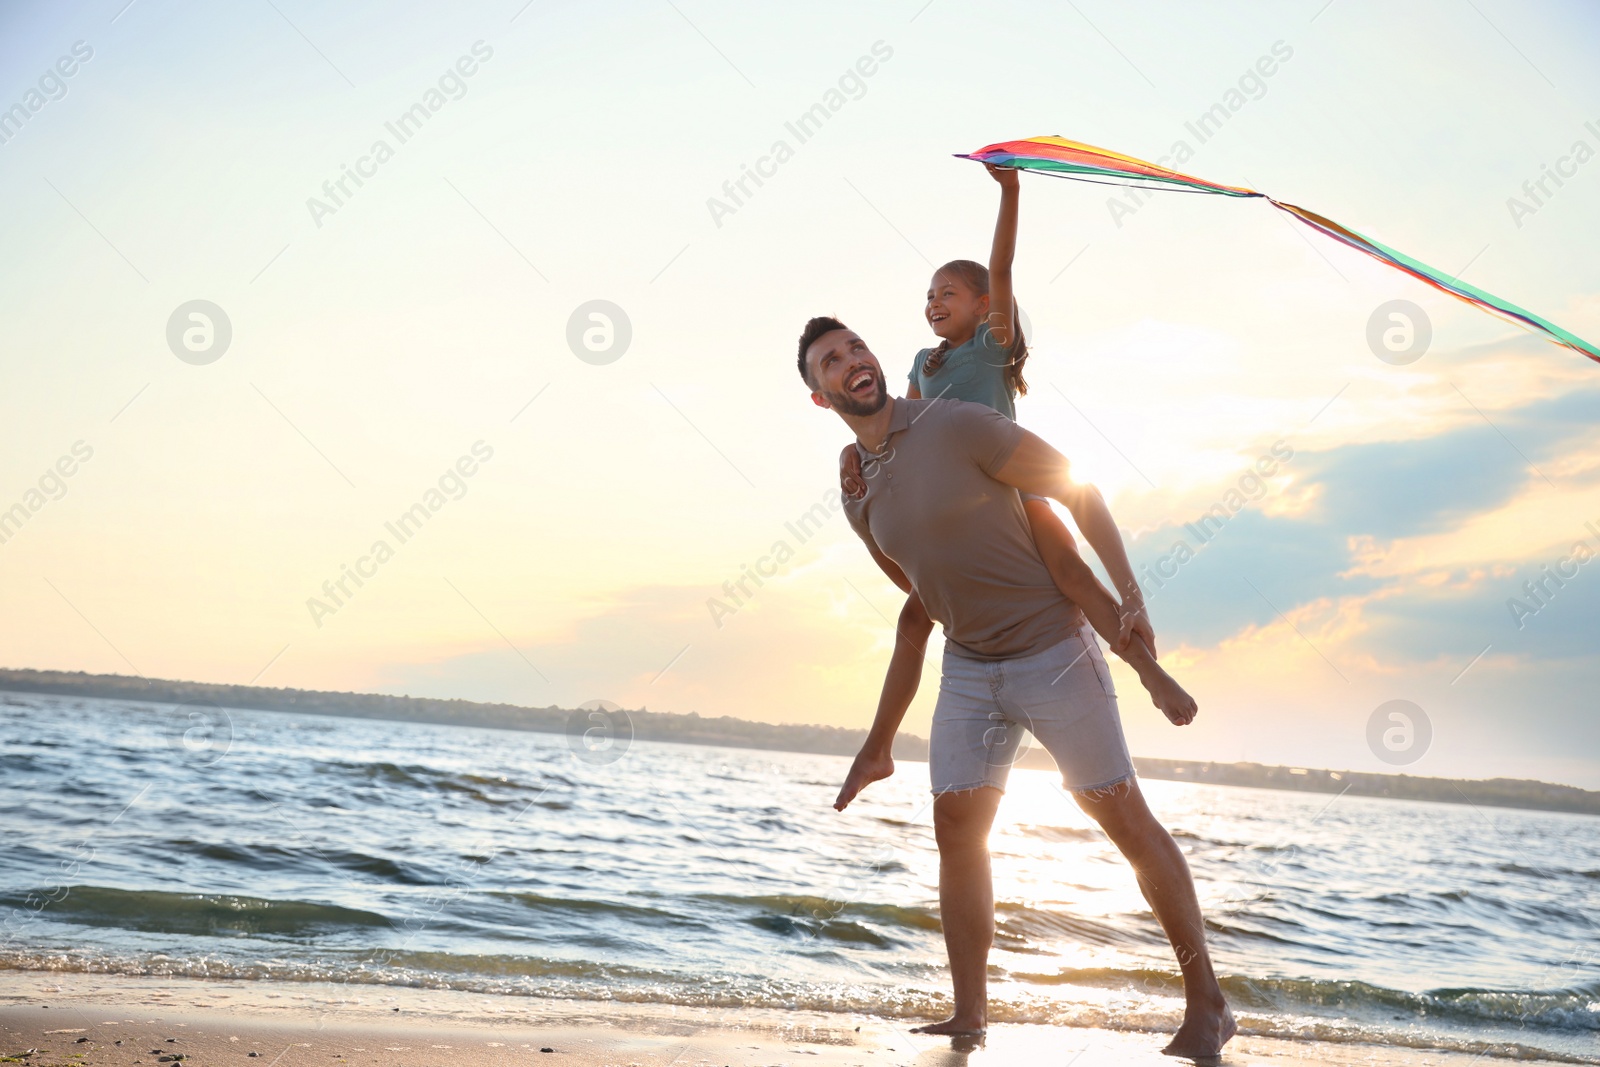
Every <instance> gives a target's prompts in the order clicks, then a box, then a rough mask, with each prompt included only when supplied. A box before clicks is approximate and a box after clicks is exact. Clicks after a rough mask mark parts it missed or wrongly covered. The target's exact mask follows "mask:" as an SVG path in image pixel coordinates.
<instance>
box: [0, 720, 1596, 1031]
mask: <svg viewBox="0 0 1600 1067" xmlns="http://www.w3.org/2000/svg"><path fill="white" fill-rule="evenodd" d="M586 714H588V715H589V716H590V718H591V719H592V720H593V722H594V723H598V725H593V724H590V722H589V721H588V720H585V722H584V723H580V724H576V725H577V726H578V728H576V729H575V730H574V731H572V732H569V733H568V734H565V735H563V734H545V733H529V732H516V731H507V730H487V729H475V728H466V727H455V726H442V725H429V724H418V723H403V722H390V721H382V720H376V719H355V718H334V717H324V716H318V715H314V714H307V713H293V714H291V713H281V712H265V711H250V710H242V709H232V708H217V707H213V706H210V705H170V704H153V703H140V702H133V701H126V700H105V699H90V698H82V697H66V696H55V695H37V694H30V693H0V767H3V773H0V825H3V827H4V832H5V843H6V844H5V848H4V849H3V850H0V982H3V980H4V976H5V973H6V972H7V971H10V972H20V971H31V972H55V973H57V974H59V975H62V976H65V975H68V974H73V973H78V974H119V975H152V976H162V977H165V978H172V977H189V978H195V979H201V980H221V979H226V980H230V981H238V980H245V981H249V980H261V981H271V982H295V983H312V984H318V983H320V984H326V983H335V984H342V985H343V986H345V987H346V988H366V987H381V986H407V987H415V988H419V989H454V990H466V991H473V992H478V993H483V994H490V995H493V996H496V997H503V998H507V999H506V1001H505V1003H507V1004H516V1003H518V1001H516V999H515V998H543V999H544V1000H545V1001H547V1002H548V1001H552V1000H553V1001H562V1000H569V1001H603V1002H610V1003H629V1004H659V1005H674V1006H693V1007H695V1008H698V1009H702V1010H703V1011H709V1012H710V1013H711V1014H712V1016H713V1018H715V1017H717V1016H718V1014H720V1013H726V1014H727V1017H728V1019H729V1020H730V1021H736V1020H737V1017H738V1012H739V1011H740V1010H741V1009H745V1008H751V1007H756V1008H764V1009H779V1010H782V1009H799V1010H804V1011H807V1012H824V1013H838V1014H839V1015H840V1016H844V1017H849V1016H854V1017H858V1018H859V1017H863V1016H864V1017H871V1018H877V1019H882V1020H888V1021H890V1022H891V1023H903V1024H905V1025H908V1026H909V1025H911V1024H913V1023H915V1022H920V1021H926V1020H933V1019H938V1018H941V1017H943V1015H944V1013H946V1012H947V1011H948V1009H949V1007H950V991H949V977H948V972H947V970H946V967H945V957H944V946H943V941H942V939H941V935H940V927H939V913H938V907H937V900H938V896H937V876H938V855H937V852H936V850H935V847H934V840H933V831H932V809H931V805H930V800H929V797H928V793H927V767H926V765H925V764H921V763H904V762H903V763H901V764H900V765H899V768H898V770H897V773H896V775H895V776H894V777H893V778H891V779H889V780H887V781H884V782H880V783H878V784H876V785H874V786H872V787H870V788H869V789H868V790H867V792H866V793H865V794H864V795H863V796H862V797H861V798H860V799H859V800H858V801H857V802H856V803H855V804H853V805H852V806H851V807H850V808H849V809H847V810H846V811H845V812H843V813H838V812H835V811H834V810H833V808H832V802H833V799H834V796H835V794H836V792H837V790H838V786H839V783H840V781H841V779H842V778H843V775H844V773H845V770H846V768H847V766H848V760H846V759H843V758H841V757H835V756H820V755H802V754H794V753H784V752H768V751H756V750H749V749H739V748H733V747H729V748H717V747H709V746H700V745H682V744H670V743H659V742H645V741H638V740H630V739H629V737H628V736H627V729H626V723H625V722H623V721H620V720H617V719H616V717H617V716H619V715H620V716H622V717H623V718H624V719H625V713H611V712H608V711H606V710H604V709H602V710H600V711H599V712H592V713H586ZM613 720H616V721H613ZM1143 787H1144V790H1145V792H1146V795H1147V796H1148V798H1149V801H1150V804H1151V806H1152V808H1153V809H1154V810H1155V812H1156V814H1157V816H1158V817H1159V818H1160V819H1161V821H1162V822H1163V823H1164V824H1165V825H1166V826H1168V827H1169V828H1170V829H1171V831H1172V833H1173V835H1174V836H1175V837H1176V839H1177V840H1178V842H1179V844H1180V845H1181V846H1182V848H1183V851H1184V852H1185V854H1186V855H1187V857H1188V861H1189V864H1190V867H1191V868H1192V870H1193V872H1194V877H1195V881H1196V884H1197V887H1198V890H1199V894H1200V899H1201V904H1202V907H1203V909H1204V912H1205V915H1206V921H1207V926H1208V928H1209V937H1210V943H1211V946H1212V952H1213V955H1214V957H1215V960H1216V966H1217V970H1218V972H1219V974H1220V975H1221V976H1222V982H1223V986H1224V989H1225V991H1226V993H1227V994H1228V996H1229V998H1230V1001H1231V1002H1232V1004H1233V1006H1234V1010H1235V1012H1236V1014H1237V1015H1238V1016H1239V1020H1240V1023H1241V1029H1242V1031H1243V1032H1245V1033H1254V1034H1260V1035H1271V1036H1275V1037H1281V1038H1289V1039H1297V1038H1298V1039H1305V1040H1314V1041H1322V1042H1330V1041H1331V1042H1351V1043H1363V1042H1372V1043H1382V1044H1389V1045H1402V1046H1410V1047H1414V1048H1422V1049H1432V1048H1438V1049H1451V1050H1459V1051H1466V1052H1472V1053H1480V1054H1482V1055H1483V1056H1484V1058H1485V1059H1486V1060H1488V1059H1493V1058H1498V1057H1508V1058H1537V1057H1543V1058H1550V1059H1556V1060H1562V1061H1566V1062H1581V1063H1600V937H1597V936H1596V934H1597V922H1600V909H1597V907H1596V905H1597V904H1600V832H1597V831H1600V820H1597V819H1596V818H1594V817H1589V816H1581V815H1571V814H1558V813H1546V812H1535V811H1516V810H1506V809H1497V808H1486V807H1481V806H1477V807H1475V806H1472V805H1468V804H1462V805H1446V804H1429V803H1417V802H1409V801H1390V800H1377V799H1367V798H1360V797H1352V796H1335V795H1309V794H1301V793H1289V792H1278V791H1272V790H1257V789H1243V788H1228V787H1219V786H1204V785H1195V784H1190V783H1179V782H1164V781H1145V782H1144V783H1143ZM992 849H993V855H994V870H995V885H996V901H997V917H996V919H997V929H996V943H995V951H994V953H993V956H992V959H991V975H992V977H991V981H990V994H991V1024H992V1025H998V1024H1004V1023H1007V1022H1028V1023H1038V1024H1047V1025H1058V1026H1069V1027H1071V1026H1096V1027H1112V1028H1117V1029H1128V1030H1159V1029H1162V1028H1171V1027H1173V1026H1174V1025H1175V1024H1176V1022H1177V1020H1178V1018H1179V1017H1180V1016H1181V1011H1182V1001H1181V985H1180V983H1179V981H1178V977H1177V969H1176V966H1175V964H1174V962H1173V959H1172V956H1171V953H1170V951H1169V949H1168V947H1167V944H1166V941H1165V939H1164V938H1163V936H1162V933H1161V930H1160V928H1159V927H1158V926H1157V925H1156V923H1155V921H1154V919H1153V918H1152V916H1151V914H1150V911H1149V909H1148V908H1147V907H1146V905H1145V902H1144V900H1143V898H1142V897H1141V896H1140V893H1139V890H1138V887H1137V885H1136V883H1135V879H1134V876H1133V873H1132V871H1131V870H1130V869H1129V867H1128V866H1127V864H1126V863H1124V862H1123V861H1122V859H1121V857H1120V856H1119V855H1118V853H1117V852H1116V850H1115V849H1114V848H1113V847H1112V846H1111V845H1110V844H1109V842H1108V841H1106V839H1105V838H1104V837H1103V836H1102V835H1101V834H1100V833H1099V832H1098V831H1097V830H1096V829H1094V827H1093V826H1092V824H1091V823H1090V822H1089V821H1088V819H1087V818H1086V817H1085V816H1084V815H1083V814H1082V813H1081V812H1079V810H1078V809H1077V807H1076V805H1074V804H1073V802H1072V801H1071V799H1070V798H1069V797H1068V796H1067V795H1065V794H1063V793H1062V791H1061V789H1060V788H1059V783H1058V781H1057V780H1056V779H1055V777H1054V776H1053V775H1052V774H1049V773H1047V772H1044V771H1038V770H1020V769H1019V770H1016V771H1014V772H1013V775H1012V779H1011V788H1010V789H1009V790H1008V793H1007V796H1006V798H1005V800H1004V802H1003V804H1002V806H1001V810H1000V817H999V820H998V822H997V824H996V827H995V832H994V835H993V839H992ZM522 1003H526V1001H524V1002H522Z"/></svg>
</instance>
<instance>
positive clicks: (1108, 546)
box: [994, 427, 1156, 650]
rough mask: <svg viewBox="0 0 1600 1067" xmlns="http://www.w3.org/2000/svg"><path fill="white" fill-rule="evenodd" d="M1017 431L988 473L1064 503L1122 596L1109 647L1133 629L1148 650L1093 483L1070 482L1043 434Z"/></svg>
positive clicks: (1118, 539)
mask: <svg viewBox="0 0 1600 1067" xmlns="http://www.w3.org/2000/svg"><path fill="white" fill-rule="evenodd" d="M1019 432H1020V433H1021V434H1022V440H1021V441H1020V442H1019V443H1018V444H1017V447H1016V450H1015V451H1013V452H1012V453H1011V457H1010V458H1009V459H1007V460H1006V462H1005V464H1004V465H1003V466H1001V468H1000V469H999V470H998V471H996V472H995V474H994V477H995V478H996V479H997V480H998V481H1001V482H1004V483H1005V484H1006V485H1009V486H1012V487H1014V488H1016V489H1019V490H1021V491H1022V492H1024V493H1035V494H1037V495H1039V496H1048V497H1051V498H1053V499H1056V500H1059V501H1061V503H1063V504H1065V505H1066V506H1067V510H1068V511H1070V512H1072V518H1073V521H1075V522H1076V523H1077V524H1078V529H1079V530H1081V531H1083V536H1084V538H1085V539H1086V540H1087V541H1088V542H1089V545H1090V547H1092V548H1093V549H1094V553H1095V555H1096V556H1099V557H1100V562H1101V563H1103V564H1104V565H1105V568H1106V573H1107V574H1108V575H1110V576H1111V582H1112V584H1113V585H1114V586H1115V587H1116V592H1117V595H1118V596H1120V597H1121V598H1122V606H1121V625H1120V626H1119V637H1120V640H1119V641H1118V642H1117V644H1116V645H1114V646H1113V647H1114V648H1117V649H1121V648H1123V647H1125V646H1126V644H1127V641H1128V638H1129V637H1130V636H1131V635H1132V634H1135V633H1137V634H1139V635H1140V636H1142V637H1143V638H1144V640H1145V643H1146V644H1147V645H1149V646H1150V648H1151V649H1152V650H1153V649H1154V648H1155V647H1156V638H1155V632H1154V629H1153V628H1152V627H1151V625H1150V617H1149V615H1148V614H1147V613H1146V612H1145V608H1144V593H1143V592H1142V591H1141V590H1140V589H1139V582H1138V579H1136V578H1135V577H1134V576H1133V565H1132V564H1131V563H1129V562H1128V552H1127V549H1126V548H1125V547H1124V546H1123V543H1122V531H1120V530H1118V529H1117V523H1116V520H1115V519H1113V518H1112V517H1111V509H1110V508H1108V507H1107V506H1106V501H1105V498H1104V497H1103V496H1101V495H1100V490H1098V489H1096V488H1095V487H1094V486H1092V485H1088V484H1080V483H1078V482H1074V481H1073V480H1072V477H1071V474H1070V471H1071V467H1070V465H1069V464H1068V462H1067V457H1066V456H1063V455H1062V454H1061V453H1060V452H1058V451H1056V450H1055V449H1054V448H1052V447H1050V445H1048V444H1047V443H1045V441H1044V439H1043V438H1041V437H1039V436H1038V435H1037V434H1034V433H1030V432H1028V431H1027V430H1022V429H1020V427H1019Z"/></svg>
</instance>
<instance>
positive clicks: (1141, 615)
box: [1115, 599, 1156, 658]
mask: <svg viewBox="0 0 1600 1067" xmlns="http://www.w3.org/2000/svg"><path fill="white" fill-rule="evenodd" d="M1117 619H1118V622H1119V623H1120V626H1119V627H1118V631H1117V647H1116V649H1115V651H1117V652H1124V651H1126V650H1127V648H1128V642H1129V641H1131V640H1132V639H1133V635H1134V634H1138V635H1139V636H1140V637H1142V638H1144V643H1145V644H1146V645H1147V646H1148V647H1149V649H1150V655H1151V657H1152V658H1154V657H1155V656H1156V630H1155V627H1154V626H1153V625H1152V624H1151V622H1150V612H1149V611H1147V610H1145V606H1144V601H1143V600H1138V599H1129V600H1124V601H1123V602H1122V607H1121V608H1120V609H1119V610H1118V611H1117Z"/></svg>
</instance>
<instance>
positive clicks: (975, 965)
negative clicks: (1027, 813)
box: [912, 787, 1000, 1034]
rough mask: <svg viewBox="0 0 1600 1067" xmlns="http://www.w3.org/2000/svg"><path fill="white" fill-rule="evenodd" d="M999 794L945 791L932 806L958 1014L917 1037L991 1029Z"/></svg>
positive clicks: (919, 1029) (942, 917)
mask: <svg viewBox="0 0 1600 1067" xmlns="http://www.w3.org/2000/svg"><path fill="white" fill-rule="evenodd" d="M999 806H1000V790H998V789H994V788H990V787H985V788H982V789H974V790H972V791H970V792H965V793H941V794H940V795H939V796H938V797H937V798H936V799H935V800H934V802H933V832H934V837H935V838H936V839H937V840H938V842H939V920H940V922H941V923H942V924H943V926H944V947H945V951H946V952H947V953H948V954H949V956H950V977H951V979H952V980H953V981H954V983H955V1000H956V1004H955V1012H954V1014H952V1015H951V1016H950V1018H948V1019H946V1020H945V1021H944V1022H940V1023H933V1024H932V1025H930V1026H919V1027H917V1028H916V1029H915V1030H913V1031H912V1032H913V1033H918V1034H971V1033H980V1032H982V1031H983V1030H984V1029H986V1028H987V1027H988V1025H989V948H990V946H991V945H993V944H994V878H993V876H992V874H991V873H990V870H989V827H990V826H992V825H993V824H994V813H995V810H996V809H997V808H999Z"/></svg>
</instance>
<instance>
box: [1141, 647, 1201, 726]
mask: <svg viewBox="0 0 1600 1067" xmlns="http://www.w3.org/2000/svg"><path fill="white" fill-rule="evenodd" d="M1139 681H1140V682H1142V683H1144V687H1145V690H1146V691H1147V692H1149V694H1150V699H1151V700H1152V701H1154V702H1155V705H1156V707H1158V708H1160V709H1161V714H1163V715H1165V716H1166V717H1167V719H1168V720H1169V721H1170V722H1171V723H1172V724H1173V725H1174V726H1188V725H1189V724H1190V723H1191V722H1194V717H1195V716H1196V715H1197V714H1199V712H1200V705H1198V704H1196V703H1195V702H1194V697H1192V696H1190V695H1189V693H1188V691H1187V690H1185V689H1184V688H1183V686H1181V685H1179V684H1178V681H1177V679H1176V678H1174V677H1172V675H1170V674H1168V673H1167V672H1166V671H1165V670H1164V669H1163V668H1162V667H1161V665H1160V664H1158V663H1156V662H1154V661H1153V660H1152V661H1150V662H1148V663H1147V664H1146V665H1145V667H1144V669H1143V670H1141V671H1140V672H1139Z"/></svg>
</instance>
